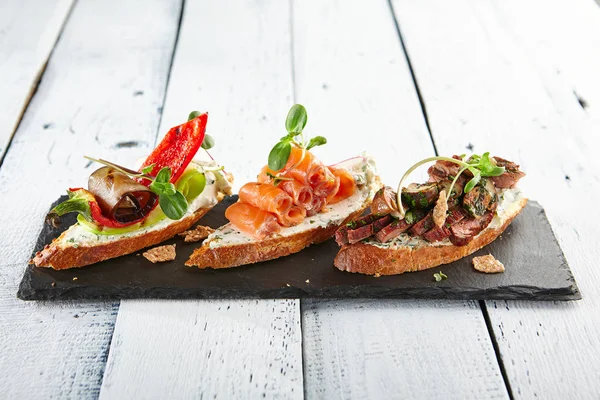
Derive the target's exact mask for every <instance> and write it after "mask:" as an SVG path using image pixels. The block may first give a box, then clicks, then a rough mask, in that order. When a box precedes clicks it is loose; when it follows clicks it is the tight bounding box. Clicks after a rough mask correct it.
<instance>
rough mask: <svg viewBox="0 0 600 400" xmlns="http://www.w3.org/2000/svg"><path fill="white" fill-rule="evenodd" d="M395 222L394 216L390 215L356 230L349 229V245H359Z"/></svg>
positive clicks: (347, 235) (347, 234)
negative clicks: (358, 243)
mask: <svg viewBox="0 0 600 400" xmlns="http://www.w3.org/2000/svg"><path fill="white" fill-rule="evenodd" d="M371 215H373V214H371ZM393 220H394V218H392V216H391V215H389V214H388V215H385V216H383V217H381V218H378V219H376V220H374V221H373V222H371V223H368V224H366V225H362V226H359V227H357V228H355V229H348V231H347V233H346V237H347V240H348V243H350V244H353V243H357V242H360V241H361V240H363V239H366V238H368V237H371V236H373V235H374V234H376V233H377V232H379V231H380V230H381V229H383V228H384V227H385V226H386V225H389V224H390V223H391V222H392V221H393ZM336 239H337V237H336ZM338 243H339V242H338Z"/></svg>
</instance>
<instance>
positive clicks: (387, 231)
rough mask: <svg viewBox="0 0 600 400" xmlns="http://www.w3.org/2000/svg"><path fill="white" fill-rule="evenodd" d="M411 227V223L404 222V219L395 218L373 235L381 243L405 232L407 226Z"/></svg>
mask: <svg viewBox="0 0 600 400" xmlns="http://www.w3.org/2000/svg"><path fill="white" fill-rule="evenodd" d="M410 227H411V224H409V223H408V222H406V220H405V219H401V220H396V221H394V222H392V223H391V224H389V225H387V226H386V227H384V228H383V229H382V230H380V231H379V232H377V234H376V235H375V237H376V238H377V240H379V241H380V242H381V243H385V242H389V241H390V240H392V239H393V238H395V237H397V236H398V235H400V234H401V233H403V232H405V231H406V230H407V229H408V228H410Z"/></svg>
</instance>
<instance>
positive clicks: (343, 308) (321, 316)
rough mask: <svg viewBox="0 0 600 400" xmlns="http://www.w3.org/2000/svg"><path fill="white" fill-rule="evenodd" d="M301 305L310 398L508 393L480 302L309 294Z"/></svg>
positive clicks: (504, 395)
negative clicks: (310, 297)
mask: <svg viewBox="0 0 600 400" xmlns="http://www.w3.org/2000/svg"><path fill="white" fill-rule="evenodd" d="M302 311H303V313H302V324H303V330H304V354H305V357H304V368H305V374H306V380H307V381H306V398H308V399H353V398H355V399H375V398H376V399H415V398H418V399H505V398H507V393H506V389H505V388H504V385H503V384H502V378H501V376H500V373H499V371H498V366H497V363H496V358H495V355H494V352H493V350H492V349H490V339H489V335H488V332H487V329H486V326H485V322H484V321H483V318H482V317H481V311H480V309H479V306H478V303H475V302H458V301H440V302H429V301H427V302H426V301H397V300H361V301H351V302H350V301H341V300H340V301H319V302H317V301H313V300H311V301H303V307H302ZM498 381H500V382H498Z"/></svg>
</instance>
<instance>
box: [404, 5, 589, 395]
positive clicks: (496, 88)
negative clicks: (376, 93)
mask: <svg viewBox="0 0 600 400" xmlns="http://www.w3.org/2000/svg"><path fill="white" fill-rule="evenodd" d="M394 7H395V10H396V14H397V17H398V19H399V22H400V26H401V28H402V32H403V33H404V36H405V40H406V43H407V47H408V52H409V54H410V57H411V60H412V62H413V67H414V68H415V71H416V75H417V79H418V81H419V84H420V88H421V91H422V93H423V96H424V99H425V103H426V106H427V111H428V114H429V117H430V123H431V127H432V131H433V135H434V138H435V141H436V145H437V146H438V148H439V149H440V151H441V152H443V153H445V154H452V153H462V152H465V151H466V150H465V147H466V146H467V145H468V144H469V143H470V144H471V145H472V146H473V149H474V151H476V152H483V151H486V150H489V151H492V152H493V153H498V154H500V155H502V156H506V157H507V158H511V159H515V161H517V162H520V163H521V164H522V167H523V169H524V170H525V171H526V172H527V174H528V176H527V178H526V179H524V181H523V184H522V187H523V188H524V190H525V191H526V193H527V194H528V195H529V196H530V197H531V198H532V199H535V200H538V201H539V202H540V203H542V205H543V206H544V207H545V208H546V211H547V213H548V216H549V218H550V220H551V222H552V225H553V228H554V230H555V233H556V235H557V237H558V238H559V241H560V242H561V245H562V247H563V249H564V251H565V254H566V256H567V259H568V261H569V263H570V265H571V268H572V270H573V272H574V274H575V277H576V279H577V281H578V284H579V287H580V289H581V291H582V294H583V297H584V299H583V300H582V301H579V302H576V303H572V304H554V303H528V302H512V301H511V302H487V303H486V304H487V308H488V312H489V316H490V320H491V325H492V328H493V332H494V335H495V337H496V338H497V340H498V347H499V349H500V354H501V357H502V361H503V364H504V368H505V370H506V375H507V377H508V380H509V382H510V387H511V391H512V394H513V396H514V397H515V398H526V399H528V398H534V397H537V398H569V397H573V396H576V397H577V398H590V399H591V398H598V397H599V396H600V389H599V388H598V385H597V384H596V380H597V376H598V371H599V370H600V336H599V335H598V334H597V332H598V329H599V328H600V326H599V325H598V319H597V318H592V317H591V316H593V315H597V314H598V312H599V310H600V301H599V298H600V296H599V294H600V289H599V288H598V285H597V284H596V282H597V280H598V279H600V272H598V269H597V268H595V264H596V261H597V259H598V257H599V256H600V250H598V247H597V240H598V234H597V227H596V223H597V221H598V219H599V217H600V212H599V211H598V210H597V209H595V208H586V207H585V203H582V199H583V200H584V201H587V199H593V198H595V197H596V196H598V195H600V189H599V187H598V179H599V176H600V168H598V164H597V161H596V159H597V157H595V155H594V154H593V153H592V152H593V151H595V146H594V144H595V142H596V139H595V136H594V135H596V136H597V132H598V129H599V128H600V125H599V124H598V113H597V101H598V100H597V99H600V97H599V96H600V91H599V86H598V82H599V78H598V76H597V71H598V70H599V69H600V55H599V54H598V52H597V48H598V37H600V24H599V22H600V10H599V9H598V8H597V7H596V5H595V4H594V3H593V2H591V1H587V2H585V1H581V2H550V3H548V2H541V1H540V2H527V3H523V2H517V1H512V2H509V3H506V2H497V1H484V2H467V1H458V2H452V4H449V3H446V2H443V1H433V0H432V1H423V2H419V3H418V4H416V3H415V2H410V1H406V0H396V1H394ZM540 10H543V18H540V16H541V15H542V14H540V12H541V11H540ZM449 21H451V23H449ZM557 27H559V28H560V29H557ZM583 33H585V34H584V35H581V36H580V34H583ZM563 35H564V37H563ZM574 91H575V92H577V93H579V94H580V95H581V96H582V97H585V98H586V99H589V100H588V106H587V107H583V106H582V105H581V104H580V102H579V101H578V99H577V97H576V96H575V95H574V93H573V92H574ZM594 107H595V108H594ZM569 207H571V208H572V207H574V208H575V209H573V210H572V211H574V212H565V210H568V209H569ZM577 208H580V210H579V209H577ZM584 209H585V211H584ZM507 267H508V268H510V266H507ZM540 267H542V266H540Z"/></svg>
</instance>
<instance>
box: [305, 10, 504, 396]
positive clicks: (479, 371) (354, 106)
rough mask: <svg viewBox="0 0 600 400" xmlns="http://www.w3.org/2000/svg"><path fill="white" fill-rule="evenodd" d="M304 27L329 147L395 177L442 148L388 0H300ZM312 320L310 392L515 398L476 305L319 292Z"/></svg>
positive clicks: (308, 324) (317, 130)
mask: <svg viewBox="0 0 600 400" xmlns="http://www.w3.org/2000/svg"><path fill="white" fill-rule="evenodd" d="M365 21H368V29H365ZM293 26H294V35H293V36H294V60H295V62H294V71H295V77H296V79H295V84H296V100H297V101H299V102H301V103H303V104H305V105H306V107H307V109H308V114H309V122H308V125H307V132H310V133H312V134H320V135H323V136H325V137H327V139H328V144H327V145H326V146H324V147H322V148H319V149H317V150H316V153H317V154H319V155H320V156H321V157H323V158H324V159H325V160H326V161H329V162H334V161H335V160H340V159H343V158H347V157H349V156H352V155H354V154H356V153H357V152H360V151H363V150H365V151H367V152H368V153H370V154H372V155H374V156H375V158H376V160H377V162H378V166H379V169H380V172H381V176H382V178H383V179H384V181H385V182H388V183H390V184H392V185H395V184H396V183H397V182H398V180H399V179H400V177H401V175H402V174H403V173H404V171H405V170H406V169H407V168H408V167H409V166H410V165H411V164H412V163H414V162H415V161H416V160H418V159H419V158H424V157H426V156H430V155H432V154H433V147H432V144H431V141H430V138H429V135H428V132H427V129H426V126H425V123H424V119H423V116H422V113H421V109H420V106H419V100H418V98H417V95H416V92H415V88H414V85H413V82H412V80H411V76H410V72H409V69H408V66H407V63H406V60H405V57H404V53H403V51H402V48H401V45H400V41H399V39H398V35H397V33H396V29H395V26H394V21H393V18H392V14H391V12H390V8H389V5H388V3H387V2H386V1H385V0H381V1H372V2H368V3H366V2H360V1H350V2H348V1H346V2H341V3H335V2H320V1H297V2H295V3H294V6H293ZM415 179H416V178H415ZM444 271H445V270H444ZM446 272H448V271H446ZM432 274H433V271H432ZM432 280H433V278H432ZM302 322H303V325H302V327H303V344H304V372H305V394H306V397H307V398H311V399H312V398H356V399H363V398H381V399H383V398H398V399H400V398H444V399H448V398H461V399H462V398H478V399H481V398H506V397H507V392H506V388H505V386H504V383H503V380H502V376H501V373H500V369H499V367H498V363H497V360H496V356H495V354H494V350H493V347H492V343H491V340H490V338H489V335H488V332H487V328H486V325H485V321H484V319H483V316H482V314H481V311H480V310H479V304H478V303H476V302H466V301H465V302H463V301H459V302H455V301H307V302H303V321H302ZM457 360H460V366H459V367H457Z"/></svg>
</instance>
